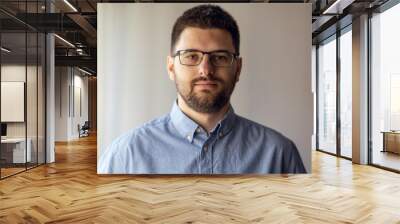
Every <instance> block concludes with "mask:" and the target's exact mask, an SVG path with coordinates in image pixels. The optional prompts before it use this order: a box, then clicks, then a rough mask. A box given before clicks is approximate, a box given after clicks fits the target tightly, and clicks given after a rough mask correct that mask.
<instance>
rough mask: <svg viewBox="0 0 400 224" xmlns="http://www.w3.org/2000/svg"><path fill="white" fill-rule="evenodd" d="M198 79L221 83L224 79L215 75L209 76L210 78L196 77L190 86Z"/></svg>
mask: <svg viewBox="0 0 400 224" xmlns="http://www.w3.org/2000/svg"><path fill="white" fill-rule="evenodd" d="M199 81H209V82H219V83H223V82H224V81H223V80H222V79H219V78H216V77H211V78H204V77H199V78H196V79H193V80H192V82H191V84H192V87H193V86H194V85H195V84H196V83H197V82H199Z"/></svg>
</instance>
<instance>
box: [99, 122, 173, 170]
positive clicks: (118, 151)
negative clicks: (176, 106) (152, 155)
mask: <svg viewBox="0 0 400 224" xmlns="http://www.w3.org/2000/svg"><path fill="white" fill-rule="evenodd" d="M169 119H170V118H169V115H164V116H162V117H159V118H156V119H153V120H151V121H149V122H146V123H144V124H143V125H141V126H139V127H135V128H132V129H130V130H128V131H126V132H125V133H123V134H121V135H120V136H118V137H117V138H116V139H114V140H113V141H112V142H111V144H110V145H109V146H108V147H107V148H106V149H105V152H103V154H102V155H101V157H100V160H99V173H116V172H118V171H119V168H118V167H122V166H124V165H126V164H129V162H130V161H129V160H130V159H132V158H133V156H134V154H135V149H137V148H138V146H140V145H141V144H145V142H146V141H147V140H148V138H150V137H153V136H155V135H156V133H157V132H159V131H162V130H164V129H165V128H166V127H167V125H168V122H169Z"/></svg>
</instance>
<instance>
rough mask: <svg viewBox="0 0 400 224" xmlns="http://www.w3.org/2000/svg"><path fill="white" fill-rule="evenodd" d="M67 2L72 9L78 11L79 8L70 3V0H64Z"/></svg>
mask: <svg viewBox="0 0 400 224" xmlns="http://www.w3.org/2000/svg"><path fill="white" fill-rule="evenodd" d="M64 2H65V4H67V5H68V6H69V7H70V8H71V9H72V10H74V12H78V10H77V9H76V8H75V7H74V6H73V5H72V4H71V3H69V1H68V0H64Z"/></svg>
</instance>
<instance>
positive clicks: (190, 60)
mask: <svg viewBox="0 0 400 224" xmlns="http://www.w3.org/2000/svg"><path fill="white" fill-rule="evenodd" d="M205 54H208V55H209V60H210V62H211V64H212V65H214V66H216V67H229V66H231V65H232V64H233V60H234V59H236V58H237V57H238V56H239V55H238V54H234V53H231V52H229V51H224V50H221V51H212V52H204V51H199V50H179V51H177V52H176V53H175V54H174V55H172V56H173V57H176V56H179V62H180V63H181V65H187V66H197V65H199V64H200V63H201V62H202V61H203V57H204V55H205Z"/></svg>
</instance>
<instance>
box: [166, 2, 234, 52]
mask: <svg viewBox="0 0 400 224" xmlns="http://www.w3.org/2000/svg"><path fill="white" fill-rule="evenodd" d="M187 27H196V28H201V29H211V28H219V29H223V30H226V31H228V32H229V34H230V35H231V37H232V41H233V46H234V47H235V51H236V52H235V53H236V54H239V45H240V34H239V27H238V25H237V23H236V21H235V19H234V18H233V17H232V16H231V15H230V14H229V13H228V12H226V11H225V10H223V9H222V8H221V7H219V6H217V5H211V4H206V5H199V6H195V7H193V8H190V9H188V10H186V11H185V12H184V13H183V14H182V15H181V16H180V17H179V18H178V19H177V20H176V21H175V24H174V27H173V28H172V34H171V49H170V52H171V55H172V54H173V53H174V52H173V51H174V50H175V45H176V43H177V42H178V40H179V37H180V35H181V33H182V32H183V30H184V29H185V28H187Z"/></svg>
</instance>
